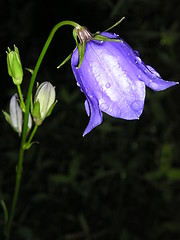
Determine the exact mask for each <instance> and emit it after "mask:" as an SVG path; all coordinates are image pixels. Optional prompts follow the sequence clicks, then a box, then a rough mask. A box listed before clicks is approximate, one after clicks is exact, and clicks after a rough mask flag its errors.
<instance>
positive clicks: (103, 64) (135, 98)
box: [76, 41, 145, 120]
mask: <svg viewBox="0 0 180 240" xmlns="http://www.w3.org/2000/svg"><path fill="white" fill-rule="evenodd" d="M112 48H113V45H112V44H109V43H108V42H104V43H103V46H102V44H100V43H96V42H95V41H91V42H88V43H87V45H86V54H85V57H84V60H83V63H82V65H81V67H80V69H78V72H79V74H80V75H81V83H80V85H84V86H85V87H86V88H88V89H89V90H90V91H91V92H92V93H93V95H94V96H96V98H97V100H98V102H99V107H100V109H101V110H102V111H103V112H105V113H107V114H109V115H111V116H114V117H117V118H124V119H128V120H131V119H138V118H139V116H140V115H141V113H142V111H143V106H144V98H145V84H144V83H143V82H142V81H140V80H139V79H138V77H137V76H136V75H135V74H134V73H133V72H132V71H129V70H131V69H128V66H127V64H124V65H120V64H119V61H118V60H117V55H118V53H119V52H117V50H116V49H114V51H115V53H112ZM125 61H126V60H125ZM76 71H77V70H76ZM76 79H77V78H76ZM81 89H82V87H81ZM83 92H84V90H83ZM88 93H89V91H88Z"/></svg>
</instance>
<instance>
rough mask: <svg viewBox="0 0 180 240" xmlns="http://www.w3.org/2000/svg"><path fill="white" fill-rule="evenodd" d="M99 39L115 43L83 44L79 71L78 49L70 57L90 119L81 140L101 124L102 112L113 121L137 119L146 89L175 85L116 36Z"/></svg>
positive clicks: (107, 34)
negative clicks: (117, 119) (115, 119)
mask: <svg viewBox="0 0 180 240" xmlns="http://www.w3.org/2000/svg"><path fill="white" fill-rule="evenodd" d="M99 36H103V37H107V38H109V39H111V40H112V39H115V41H97V40H95V38H94V39H93V38H91V39H89V40H88V41H86V47H85V53H84V56H83V57H84V58H83V61H82V63H81V65H80V67H79V65H78V64H79V52H78V49H77V48H76V50H75V51H74V52H73V54H72V57H71V66H72V70H73V73H74V75H75V78H76V81H77V84H78V86H79V87H80V89H81V91H82V92H83V93H84V94H85V96H86V101H85V109H86V112H87V115H88V116H90V121H89V124H88V126H87V127H86V129H85V131H84V134H83V136H84V135H86V134H87V133H89V132H90V131H91V130H92V129H93V128H95V127H96V126H98V125H99V124H101V122H102V112H105V113H107V114H109V115H110V116H113V117H116V118H123V119H127V120H132V119H139V117H140V115H141V114H142V112H143V108H144V99H145V87H146V86H147V87H149V88H151V89H153V90H154V91H161V90H164V89H166V88H169V87H171V86H174V85H176V84H178V82H172V81H165V80H163V79H162V78H161V76H160V75H159V73H157V72H156V70H154V69H153V68H152V67H151V66H148V65H145V64H144V62H143V61H142V60H141V59H140V57H139V54H138V52H137V51H134V50H133V49H132V48H131V47H130V46H129V45H128V44H127V43H126V42H125V41H124V40H123V39H120V38H119V36H118V35H116V34H112V33H107V32H102V33H101V34H100V35H99ZM96 39H97V38H96ZM99 39H100V37H99ZM117 39H119V41H116V40H117Z"/></svg>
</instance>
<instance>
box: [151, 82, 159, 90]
mask: <svg viewBox="0 0 180 240" xmlns="http://www.w3.org/2000/svg"><path fill="white" fill-rule="evenodd" d="M149 87H150V88H152V89H153V90H158V89H159V86H158V84H157V83H155V82H151V83H150V84H149Z"/></svg>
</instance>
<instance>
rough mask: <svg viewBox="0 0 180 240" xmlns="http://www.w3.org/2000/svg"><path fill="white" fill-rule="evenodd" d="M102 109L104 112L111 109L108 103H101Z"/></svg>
mask: <svg viewBox="0 0 180 240" xmlns="http://www.w3.org/2000/svg"><path fill="white" fill-rule="evenodd" d="M100 109H101V110H102V111H107V110H108V109H109V104H108V103H106V102H103V103H101V105H100Z"/></svg>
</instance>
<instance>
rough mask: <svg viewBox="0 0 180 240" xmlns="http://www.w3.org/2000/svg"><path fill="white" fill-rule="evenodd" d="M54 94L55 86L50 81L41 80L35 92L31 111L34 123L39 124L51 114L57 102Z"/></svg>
mask: <svg viewBox="0 0 180 240" xmlns="http://www.w3.org/2000/svg"><path fill="white" fill-rule="evenodd" d="M55 96H56V93H55V88H54V87H53V86H52V84H51V83H50V82H43V83H41V84H40V85H39V87H38V89H37V91H36V94H35V98H34V107H33V112H32V115H33V118H34V122H35V123H36V125H41V123H42V122H43V120H44V119H45V118H46V117H48V116H49V115H50V114H51V112H52V110H53V108H54V106H55V104H56V102H57V101H55Z"/></svg>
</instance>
